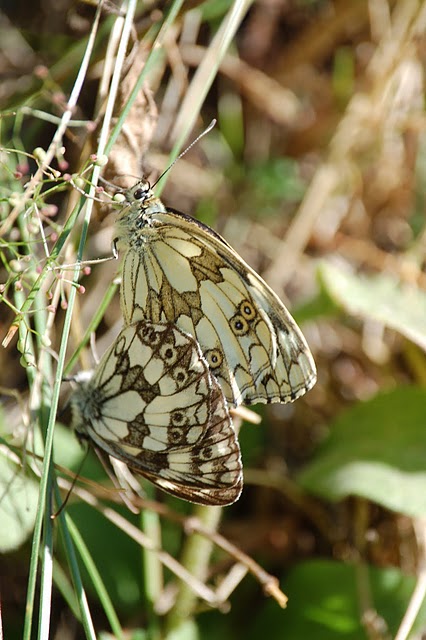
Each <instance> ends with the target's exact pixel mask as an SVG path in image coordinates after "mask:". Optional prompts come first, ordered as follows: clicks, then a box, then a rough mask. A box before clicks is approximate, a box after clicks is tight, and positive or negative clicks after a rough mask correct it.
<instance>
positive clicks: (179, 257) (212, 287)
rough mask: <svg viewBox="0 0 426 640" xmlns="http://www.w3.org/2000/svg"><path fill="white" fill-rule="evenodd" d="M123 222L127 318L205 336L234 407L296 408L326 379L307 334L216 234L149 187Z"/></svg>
mask: <svg viewBox="0 0 426 640" xmlns="http://www.w3.org/2000/svg"><path fill="white" fill-rule="evenodd" d="M125 198H126V201H127V205H126V206H124V207H123V209H122V211H121V213H120V214H119V217H118V222H117V236H118V237H117V239H116V244H117V248H118V249H119V250H123V252H124V256H123V263H122V283H121V307H122V312H123V316H124V321H125V322H126V323H128V324H131V323H132V322H135V321H136V320H142V319H143V320H149V321H151V322H172V323H176V324H177V325H178V326H179V327H180V328H181V329H182V330H184V331H186V332H187V333H189V334H190V335H192V336H194V338H196V340H197V342H198V343H199V345H200V347H201V350H202V352H203V354H204V357H205V358H206V360H207V362H208V364H209V367H210V370H211V372H212V373H213V375H214V376H215V377H216V378H217V380H218V382H219V383H220V385H221V387H222V389H223V392H224V394H225V397H226V399H227V400H228V402H230V403H232V404H234V405H239V404H241V403H245V404H253V403H255V402H291V401H293V400H295V399H296V398H298V397H299V396H301V395H302V394H304V393H305V392H306V391H308V390H309V389H310V388H311V387H312V386H313V385H314V384H315V381H316V370H315V363H314V360H313V358H312V355H311V352H310V350H309V348H308V346H307V344H306V341H305V339H304V337H303V335H302V332H301V331H300V329H299V327H298V326H297V324H296V323H295V321H294V320H293V318H292V317H291V315H290V313H289V312H288V311H287V309H286V307H285V306H284V305H283V303H282V302H281V300H280V299H279V298H278V296H277V295H276V294H275V293H274V292H273V291H272V289H270V287H269V286H268V285H267V284H266V282H264V280H262V278H261V277H260V276H259V275H258V274H257V273H256V272H255V271H253V269H251V268H250V267H249V266H248V265H247V264H246V263H245V262H244V261H243V259H242V258H241V257H240V256H239V255H238V253H237V252H236V251H234V249H232V247H231V246H230V245H229V244H228V243H227V242H226V241H225V240H224V239H223V238H222V237H221V236H219V235H218V234H217V233H216V232H215V231H213V230H212V229H210V228H209V227H207V226H206V225H204V224H202V223H201V222H199V221H198V220H195V219H194V218H191V217H190V216H188V215H186V214H184V213H180V212H178V211H175V210H173V209H169V208H166V207H165V206H164V205H163V203H162V202H161V200H159V199H158V198H156V197H155V196H154V194H153V192H152V190H151V188H150V186H149V184H148V183H147V182H144V181H142V182H139V183H137V184H136V185H135V186H134V187H132V188H131V189H129V190H128V191H126V192H125Z"/></svg>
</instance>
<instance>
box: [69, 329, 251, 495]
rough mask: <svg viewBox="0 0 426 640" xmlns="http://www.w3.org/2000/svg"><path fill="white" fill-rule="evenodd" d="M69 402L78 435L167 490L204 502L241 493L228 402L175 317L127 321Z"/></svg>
mask: <svg viewBox="0 0 426 640" xmlns="http://www.w3.org/2000/svg"><path fill="white" fill-rule="evenodd" d="M71 406H72V412H73V423H72V426H73V428H74V430H75V431H76V433H77V434H78V435H79V437H80V438H86V439H88V440H90V441H91V442H92V443H93V444H94V445H95V446H97V447H99V448H100V449H102V450H103V451H105V452H106V453H107V454H109V455H111V456H114V457H115V458H118V459H119V460H122V461H123V462H125V463H126V464H127V466H128V467H129V468H130V469H131V470H133V471H135V472H137V473H140V474H141V475H142V476H144V477H145V478H147V479H148V480H150V481H151V482H153V483H154V484H156V485H158V486H159V487H161V488H162V489H164V490H165V491H167V492H168V493H171V494H172V495H175V496H177V497H179V498H183V499H186V500H189V501H191V502H196V503H199V504H205V505H227V504H231V503H232V502H234V501H235V500H237V498H238V497H239V495H240V493H241V489H242V483H243V480H242V464H241V457H240V448H239V444H238V441H237V438H236V435H235V431H234V428H233V424H232V420H231V417H230V415H229V411H228V405H227V402H226V400H225V397H224V395H223V392H222V390H221V388H220V385H219V384H218V382H217V381H216V380H215V378H214V376H213V375H212V374H211V372H210V370H209V367H208V365H207V362H206V360H205V358H204V356H203V354H202V352H201V350H200V348H199V346H198V344H197V342H196V341H195V340H194V338H192V337H191V336H190V335H188V334H187V333H185V332H184V331H182V330H181V329H179V328H178V327H176V326H175V325H174V324H170V323H152V322H148V321H145V320H139V321H137V322H134V323H132V324H129V325H128V326H125V327H124V328H123V329H122V331H121V332H120V333H119V335H118V337H117V338H116V340H115V342H114V343H113V344H112V346H111V347H110V348H109V350H108V351H107V352H106V353H105V355H104V356H103V358H102V360H101V361H100V363H99V364H98V366H97V367H96V369H95V371H94V373H93V375H92V376H91V378H90V379H89V380H87V381H85V382H82V383H80V384H79V387H78V389H77V390H76V391H75V392H74V394H73V396H72V397H71Z"/></svg>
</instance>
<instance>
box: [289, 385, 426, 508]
mask: <svg viewBox="0 0 426 640" xmlns="http://www.w3.org/2000/svg"><path fill="white" fill-rule="evenodd" d="M298 480H299V482H300V484H301V485H302V486H303V487H304V488H305V489H307V490H308V491H311V492H312V493H315V494H318V495H321V496H323V497H325V498H328V499H330V500H339V499H342V498H345V497H347V496H349V495H358V496H362V497H365V498H368V499H370V500H373V501H374V502H377V503H379V504H381V505H383V506H385V507H387V508H388V509H393V510H394V511H399V512H401V513H406V514H408V515H411V516H414V517H423V516H424V515H425V514H426V391H425V390H424V389H419V388H416V387H402V388H399V389H395V390H393V391H389V392H386V393H383V394H380V395H378V396H376V397H374V398H373V399H371V400H368V401H367V402H361V403H359V404H357V405H356V406H355V407H353V408H351V409H349V410H348V411H346V412H344V413H343V414H342V415H341V416H340V417H339V418H338V419H337V420H336V421H335V422H334V423H333V424H332V425H331V427H330V435H329V437H328V438H327V439H326V440H325V441H324V442H323V443H322V445H321V446H320V448H319V449H318V451H317V453H316V454H315V459H314V461H313V462H312V463H311V464H309V465H308V466H307V467H306V468H305V469H304V470H303V471H302V473H301V474H299V476H298Z"/></svg>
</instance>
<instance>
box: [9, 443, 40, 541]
mask: <svg viewBox="0 0 426 640" xmlns="http://www.w3.org/2000/svg"><path fill="white" fill-rule="evenodd" d="M37 502H38V484H37V482H35V481H34V480H32V479H31V478H30V477H28V476H27V475H25V473H24V471H23V469H22V468H21V467H20V466H19V465H17V464H15V463H14V462H13V461H12V460H11V459H10V458H8V456H7V450H5V449H3V448H2V449H0V522H1V526H0V552H2V553H7V552H9V551H13V550H15V549H17V548H18V547H20V546H21V545H22V544H23V543H24V542H25V540H26V539H27V538H28V536H29V535H30V533H31V531H32V530H33V527H34V521H35V516H36V511H37Z"/></svg>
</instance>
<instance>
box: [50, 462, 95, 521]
mask: <svg viewBox="0 0 426 640" xmlns="http://www.w3.org/2000/svg"><path fill="white" fill-rule="evenodd" d="M88 455H89V449H87V451H86V455H85V456H84V458H83V459H82V461H81V462H80V465H79V467H78V471H77V473H76V474H75V476H74V478H73V479H72V482H71V486H70V488H69V490H68V493H67V495H66V496H65V500H64V501H63V503H62V504H61V506H60V507H59V509H58V510H57V511H56V513H52V515H51V516H50V519H51V520H55V519H56V518H57V517H58V516H59V515H60V514H61V513H62V511H63V510H64V509H65V507H66V506H67V503H68V500H69V499H70V497H71V493H72V492H73V490H74V487H75V485H76V484H77V480H78V479H79V477H80V473H81V470H82V468H83V465H84V463H85V462H86V460H87V456H88Z"/></svg>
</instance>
